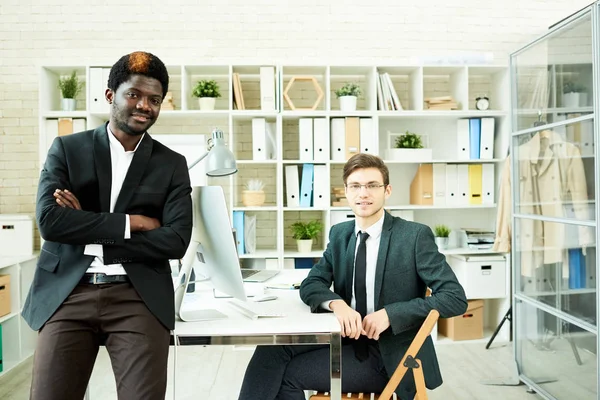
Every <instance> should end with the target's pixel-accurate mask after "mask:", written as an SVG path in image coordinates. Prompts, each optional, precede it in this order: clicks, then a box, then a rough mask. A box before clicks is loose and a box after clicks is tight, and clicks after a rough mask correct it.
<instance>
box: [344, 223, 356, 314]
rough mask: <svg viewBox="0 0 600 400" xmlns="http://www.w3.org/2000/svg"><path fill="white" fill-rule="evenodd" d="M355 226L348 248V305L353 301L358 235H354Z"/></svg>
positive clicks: (353, 226)
mask: <svg viewBox="0 0 600 400" xmlns="http://www.w3.org/2000/svg"><path fill="white" fill-rule="evenodd" d="M354 229H355V225H352V231H351V232H350V240H348V247H347V248H346V276H347V278H348V279H346V299H345V300H347V302H348V304H350V301H351V300H352V282H354V253H355V251H356V235H355V234H354Z"/></svg>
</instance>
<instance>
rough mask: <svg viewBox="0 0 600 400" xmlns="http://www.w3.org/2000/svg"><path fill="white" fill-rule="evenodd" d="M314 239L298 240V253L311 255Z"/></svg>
mask: <svg viewBox="0 0 600 400" xmlns="http://www.w3.org/2000/svg"><path fill="white" fill-rule="evenodd" d="M312 242H313V241H312V239H307V240H296V243H297V244H298V253H310V252H311V251H312Z"/></svg>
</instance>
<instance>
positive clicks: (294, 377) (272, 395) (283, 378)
mask: <svg viewBox="0 0 600 400" xmlns="http://www.w3.org/2000/svg"><path fill="white" fill-rule="evenodd" d="M329 360H330V359H329V346H323V345H310V346H309V345H295V346H258V347H257V348H256V351H255V352H254V355H253V356H252V359H251V360H250V364H249V365H248V368H247V369H246V375H245V376H244V382H243V383H242V389H241V391H240V397H239V400H275V399H277V400H305V397H304V390H318V391H321V392H328V391H329V389H330V384H331V378H330V371H331V369H330V368H331V364H330V361H329ZM387 381H388V376H387V373H386V370H385V367H384V366H383V361H382V359H381V354H380V353H379V346H377V345H370V346H369V357H368V358H367V359H366V360H365V361H363V362H360V361H359V360H358V359H357V358H356V356H355V355H354V347H353V346H352V345H351V344H344V345H343V346H342V390H343V391H344V392H352V393H357V392H369V393H371V392H376V393H377V392H381V391H382V390H383V388H384V387H385V385H386V384H387Z"/></svg>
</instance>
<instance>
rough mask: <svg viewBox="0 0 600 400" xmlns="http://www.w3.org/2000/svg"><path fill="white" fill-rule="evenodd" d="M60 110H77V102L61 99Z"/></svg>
mask: <svg viewBox="0 0 600 400" xmlns="http://www.w3.org/2000/svg"><path fill="white" fill-rule="evenodd" d="M61 108H62V110H63V111H75V109H76V108H77V100H75V99H62V101H61Z"/></svg>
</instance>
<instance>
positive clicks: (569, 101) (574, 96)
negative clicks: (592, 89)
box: [562, 93, 581, 108]
mask: <svg viewBox="0 0 600 400" xmlns="http://www.w3.org/2000/svg"><path fill="white" fill-rule="evenodd" d="M580 95H581V93H563V98H562V103H563V104H562V105H563V107H565V108H575V107H579V101H580V100H579V96H580Z"/></svg>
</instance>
